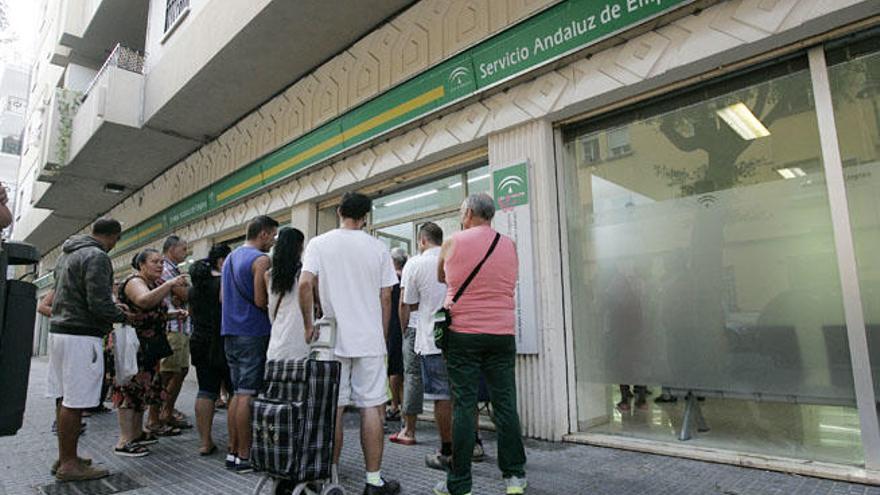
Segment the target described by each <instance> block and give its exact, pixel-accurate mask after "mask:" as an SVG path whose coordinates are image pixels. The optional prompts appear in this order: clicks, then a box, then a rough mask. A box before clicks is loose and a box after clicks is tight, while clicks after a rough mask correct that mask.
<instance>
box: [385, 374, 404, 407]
mask: <svg viewBox="0 0 880 495" xmlns="http://www.w3.org/2000/svg"><path fill="white" fill-rule="evenodd" d="M388 387H389V388H390V389H391V410H392V411H396V412H400V401H401V400H402V399H403V375H391V376H389V377H388Z"/></svg>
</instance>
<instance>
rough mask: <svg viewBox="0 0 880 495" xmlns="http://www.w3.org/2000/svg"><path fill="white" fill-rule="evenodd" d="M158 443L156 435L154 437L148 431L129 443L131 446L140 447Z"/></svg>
mask: <svg viewBox="0 0 880 495" xmlns="http://www.w3.org/2000/svg"><path fill="white" fill-rule="evenodd" d="M158 442H159V437H157V436H156V435H154V434H153V433H151V432H149V431H145V432H142V433H141V436H139V437H137V438H136V439H134V440H132V441H131V443H132V444H134V445H141V446H146V445H153V444H154V443H158Z"/></svg>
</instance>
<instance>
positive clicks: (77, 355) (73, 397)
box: [46, 333, 104, 409]
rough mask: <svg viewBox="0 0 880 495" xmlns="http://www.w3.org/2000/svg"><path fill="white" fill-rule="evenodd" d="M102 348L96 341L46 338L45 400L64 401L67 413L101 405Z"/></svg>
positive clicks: (61, 336)
mask: <svg viewBox="0 0 880 495" xmlns="http://www.w3.org/2000/svg"><path fill="white" fill-rule="evenodd" d="M103 380H104V347H103V342H102V340H101V339H100V338H99V337H86V336H82V335H66V334H60V333H53V334H49V375H48V377H47V383H46V396H47V397H49V398H50V399H58V398H60V397H63V398H64V399H63V400H62V402H61V405H63V406H64V407H66V408H68V409H89V408H92V407H95V406H97V405H99V404H100V403H101V383H102V382H103Z"/></svg>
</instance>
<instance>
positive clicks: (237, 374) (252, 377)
mask: <svg viewBox="0 0 880 495" xmlns="http://www.w3.org/2000/svg"><path fill="white" fill-rule="evenodd" d="M224 348H225V349H226V361H227V362H228V363H229V375H230V377H231V379H232V389H233V393H234V394H235V395H257V393H258V392H259V391H260V389H262V388H263V373H265V371H266V350H267V349H268V348H269V336H268V335H266V336H262V337H251V336H244V335H227V336H226V337H224Z"/></svg>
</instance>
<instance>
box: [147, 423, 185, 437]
mask: <svg viewBox="0 0 880 495" xmlns="http://www.w3.org/2000/svg"><path fill="white" fill-rule="evenodd" d="M147 431H149V432H150V433H152V434H153V435H156V436H157V437H176V436H179V435H180V433H181V431H180V428H172V427H171V426H168V425H161V426H148V427H147Z"/></svg>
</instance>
